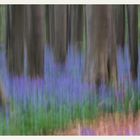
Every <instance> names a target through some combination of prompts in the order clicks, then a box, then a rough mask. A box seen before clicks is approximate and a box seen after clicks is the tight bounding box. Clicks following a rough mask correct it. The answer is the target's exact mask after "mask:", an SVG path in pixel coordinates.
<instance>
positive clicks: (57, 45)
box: [53, 5, 67, 64]
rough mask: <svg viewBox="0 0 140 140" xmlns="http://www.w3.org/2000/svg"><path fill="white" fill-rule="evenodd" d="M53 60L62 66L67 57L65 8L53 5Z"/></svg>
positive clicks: (64, 6)
mask: <svg viewBox="0 0 140 140" xmlns="http://www.w3.org/2000/svg"><path fill="white" fill-rule="evenodd" d="M53 53H54V58H55V61H56V62H57V63H60V64H64V63H65V60H66V55H67V6H66V5H54V47H53Z"/></svg>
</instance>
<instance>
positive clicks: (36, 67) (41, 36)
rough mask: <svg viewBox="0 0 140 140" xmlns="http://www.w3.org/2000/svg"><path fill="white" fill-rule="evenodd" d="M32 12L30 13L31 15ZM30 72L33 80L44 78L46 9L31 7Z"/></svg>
mask: <svg viewBox="0 0 140 140" xmlns="http://www.w3.org/2000/svg"><path fill="white" fill-rule="evenodd" d="M29 12H30V13H29ZM28 14H29V16H30V17H29V18H28V20H30V21H28V24H29V25H28V29H29V30H28V35H27V38H28V45H27V53H28V72H29V75H30V76H31V78H36V77H43V76H44V47H45V7H44V6H41V5H34V6H30V7H29V10H28Z"/></svg>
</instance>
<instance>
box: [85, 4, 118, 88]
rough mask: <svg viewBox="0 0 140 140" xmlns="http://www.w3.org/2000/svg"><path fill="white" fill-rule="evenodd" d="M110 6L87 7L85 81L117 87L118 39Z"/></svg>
mask: <svg viewBox="0 0 140 140" xmlns="http://www.w3.org/2000/svg"><path fill="white" fill-rule="evenodd" d="M113 14H114V13H113V7H112V6H110V5H94V6H93V5H90V6H89V5H88V6H86V18H87V19H86V21H87V53H86V63H85V80H87V81H88V82H89V83H90V84H95V85H97V86H98V85H100V84H101V83H112V84H113V85H114V86H115V87H116V86H117V62H116V39H115V25H114V19H113V17H114V16H113Z"/></svg>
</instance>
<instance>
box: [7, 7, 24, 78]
mask: <svg viewBox="0 0 140 140" xmlns="http://www.w3.org/2000/svg"><path fill="white" fill-rule="evenodd" d="M6 46H7V47H6V56H7V64H8V69H9V72H10V74H12V75H18V76H19V75H21V74H23V70H24V6H23V5H22V6H19V5H11V6H7V38H6Z"/></svg>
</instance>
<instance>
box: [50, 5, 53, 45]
mask: <svg viewBox="0 0 140 140" xmlns="http://www.w3.org/2000/svg"><path fill="white" fill-rule="evenodd" d="M49 39H50V41H49V44H50V46H51V47H54V5H49Z"/></svg>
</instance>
